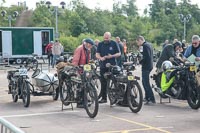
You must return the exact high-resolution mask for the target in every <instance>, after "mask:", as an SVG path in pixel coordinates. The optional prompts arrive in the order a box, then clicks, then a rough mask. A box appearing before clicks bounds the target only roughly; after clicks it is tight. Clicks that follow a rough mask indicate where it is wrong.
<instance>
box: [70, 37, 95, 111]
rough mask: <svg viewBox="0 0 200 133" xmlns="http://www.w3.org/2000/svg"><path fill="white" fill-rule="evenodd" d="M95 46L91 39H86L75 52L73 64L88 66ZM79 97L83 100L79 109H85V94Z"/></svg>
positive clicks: (80, 94)
mask: <svg viewBox="0 0 200 133" xmlns="http://www.w3.org/2000/svg"><path fill="white" fill-rule="evenodd" d="M93 45H94V42H93V40H92V39H90V38H86V39H84V40H83V41H82V44H81V45H80V46H78V47H77V48H76V50H75V51H74V55H73V60H72V64H73V65H75V66H79V65H85V64H88V63H89V60H90V50H91V48H92V46H93ZM78 95H79V96H80V97H81V100H80V101H78V103H77V108H83V107H84V104H83V96H84V92H83V91H82V92H80V93H79V94H78Z"/></svg>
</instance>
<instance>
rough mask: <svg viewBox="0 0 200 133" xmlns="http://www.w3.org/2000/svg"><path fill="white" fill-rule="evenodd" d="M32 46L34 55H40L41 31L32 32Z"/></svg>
mask: <svg viewBox="0 0 200 133" xmlns="http://www.w3.org/2000/svg"><path fill="white" fill-rule="evenodd" d="M33 40H34V41H33V42H34V43H33V44H34V45H33V46H34V54H37V55H42V36H41V31H34V33H33Z"/></svg>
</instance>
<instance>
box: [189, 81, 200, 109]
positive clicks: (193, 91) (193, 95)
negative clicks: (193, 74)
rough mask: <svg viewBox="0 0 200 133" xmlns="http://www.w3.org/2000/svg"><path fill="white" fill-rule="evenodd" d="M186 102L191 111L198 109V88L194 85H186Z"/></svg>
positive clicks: (199, 89) (199, 96)
mask: <svg viewBox="0 0 200 133" xmlns="http://www.w3.org/2000/svg"><path fill="white" fill-rule="evenodd" d="M187 102H188V104H189V106H190V107H191V108H192V109H198V108H199V107H200V86H198V85H197V84H195V83H189V84H188V94H187Z"/></svg>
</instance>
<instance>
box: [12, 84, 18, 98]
mask: <svg viewBox="0 0 200 133" xmlns="http://www.w3.org/2000/svg"><path fill="white" fill-rule="evenodd" d="M17 89H18V88H17V87H16V86H12V88H11V93H12V99H13V102H17V101H18V91H17Z"/></svg>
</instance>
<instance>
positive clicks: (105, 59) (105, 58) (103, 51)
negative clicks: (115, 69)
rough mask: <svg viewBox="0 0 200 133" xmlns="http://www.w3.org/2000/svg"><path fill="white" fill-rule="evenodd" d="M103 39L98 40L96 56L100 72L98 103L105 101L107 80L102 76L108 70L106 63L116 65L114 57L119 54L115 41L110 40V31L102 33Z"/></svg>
mask: <svg viewBox="0 0 200 133" xmlns="http://www.w3.org/2000/svg"><path fill="white" fill-rule="evenodd" d="M103 37H104V40H103V41H102V42H100V43H99V44H98V46H97V52H96V58H97V59H98V60H100V74H101V79H100V80H101V95H102V99H101V100H100V101H99V103H106V102H107V90H106V89H107V88H106V87H107V80H106V79H105V77H104V74H105V73H106V72H108V68H106V64H107V63H110V64H111V65H116V58H117V57H119V56H120V55H121V52H120V49H119V47H118V45H117V43H116V42H115V41H113V40H111V33H110V32H105V33H104V36H103Z"/></svg>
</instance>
